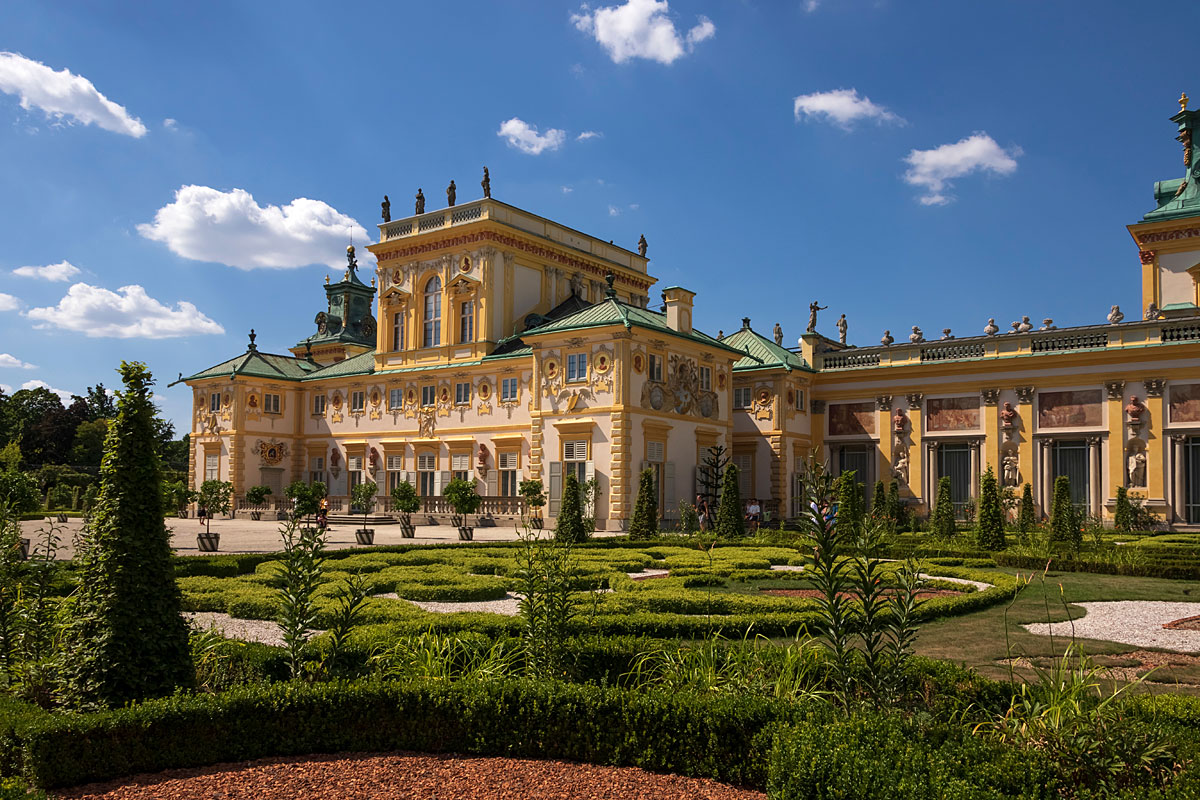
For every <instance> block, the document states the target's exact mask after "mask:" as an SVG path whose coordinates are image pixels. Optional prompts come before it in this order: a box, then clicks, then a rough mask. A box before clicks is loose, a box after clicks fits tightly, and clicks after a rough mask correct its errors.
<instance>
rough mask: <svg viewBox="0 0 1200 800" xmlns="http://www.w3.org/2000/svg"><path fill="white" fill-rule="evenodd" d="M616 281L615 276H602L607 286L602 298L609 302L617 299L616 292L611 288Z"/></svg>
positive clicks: (610, 274)
mask: <svg viewBox="0 0 1200 800" xmlns="http://www.w3.org/2000/svg"><path fill="white" fill-rule="evenodd" d="M616 280H617V276H616V275H614V274H612V273H611V272H610V273H608V274H607V275H605V276H604V282H605V283H607V284H608V288H607V289H605V290H604V296H605V297H606V298H608V299H609V300H616V299H617V290H616V289H614V288H613V283H615V282H616Z"/></svg>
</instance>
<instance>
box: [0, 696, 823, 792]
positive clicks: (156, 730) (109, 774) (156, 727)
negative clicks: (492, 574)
mask: <svg viewBox="0 0 1200 800" xmlns="http://www.w3.org/2000/svg"><path fill="white" fill-rule="evenodd" d="M802 717H803V710H802V709H800V708H799V707H797V706H794V705H786V704H781V703H778V702H769V701H767V700H763V699H758V698H728V697H726V698H712V697H703V696H691V695H675V696H670V695H667V694H663V693H658V692H632V691H627V690H622V689H613V688H600V687H595V686H580V685H571V684H557V683H548V682H545V681H531V680H510V681H504V682H492V683H468V682H460V683H454V684H449V685H447V684H437V683H407V684H396V683H383V682H357V683H330V684H297V683H286V684H276V685H274V686H269V687H265V688H258V687H254V688H244V689H238V690H234V691H231V692H228V693H226V694H222V695H193V696H182V695H181V696H177V697H172V698H168V699H164V700H157V701H153V702H149V703H145V704H142V705H137V706H132V707H130V708H126V709H121V710H119V711H110V712H103V713H97V714H63V715H56V716H53V717H51V716H49V715H46V716H42V717H34V718H33V719H31V720H27V721H26V722H25V723H24V724H22V725H19V726H18V727H17V728H16V729H15V731H14V732H13V733H14V736H13V737H12V738H10V740H9V746H13V745H14V744H15V746H16V747H17V748H18V749H19V756H20V762H21V764H22V772H23V774H24V776H25V777H26V778H27V779H29V780H31V781H32V782H34V783H35V784H37V785H38V786H41V787H44V788H55V787H64V786H73V785H78V784H81V783H88V782H93V781H99V780H106V779H110V778H116V777H121V776H126V775H132V774H135V773H140V772H156V771H159V770H163V769H168V768H173V767H193V766H202V765H208V764H216V763H222V762H235V761H245V760H249V759H254V758H262V757H265V756H275V755H303V754H308V753H326V752H355V751H358V752H369V751H388V750H413V751H419V752H429V753H445V752H451V753H469V754H475V755H494V756H512V757H530V758H556V759H567V760H572V761H583V762H589V763H597V764H611V765H620V766H638V767H643V768H645V769H650V770H655V771H662V772H673V773H678V774H682V775H690V776H694V777H708V778H715V779H718V780H721V781H725V782H729V783H737V784H746V785H753V786H762V785H763V784H764V782H765V777H766V763H767V754H768V751H769V749H770V746H771V735H772V732H773V728H772V725H773V723H777V722H780V721H798V720H799V719H800V718H802ZM11 755H12V754H11V753H10V754H9V756H10V757H9V758H8V759H0V763H6V762H7V763H11V762H12V758H11Z"/></svg>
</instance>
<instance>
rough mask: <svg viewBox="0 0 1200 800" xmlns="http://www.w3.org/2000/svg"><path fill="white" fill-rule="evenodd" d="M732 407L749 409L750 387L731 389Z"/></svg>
mask: <svg viewBox="0 0 1200 800" xmlns="http://www.w3.org/2000/svg"><path fill="white" fill-rule="evenodd" d="M733 407H734V408H749V407H750V387H749V386H735V387H734V389H733Z"/></svg>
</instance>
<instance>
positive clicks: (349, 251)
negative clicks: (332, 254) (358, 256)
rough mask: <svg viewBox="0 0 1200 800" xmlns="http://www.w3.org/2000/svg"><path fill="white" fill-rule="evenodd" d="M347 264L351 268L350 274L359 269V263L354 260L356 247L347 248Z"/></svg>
mask: <svg viewBox="0 0 1200 800" xmlns="http://www.w3.org/2000/svg"><path fill="white" fill-rule="evenodd" d="M346 263H347V264H348V265H349V266H350V272H351V273H353V272H354V270H356V269H358V262H357V261H355V260H354V245H350V246H349V247H347V248H346Z"/></svg>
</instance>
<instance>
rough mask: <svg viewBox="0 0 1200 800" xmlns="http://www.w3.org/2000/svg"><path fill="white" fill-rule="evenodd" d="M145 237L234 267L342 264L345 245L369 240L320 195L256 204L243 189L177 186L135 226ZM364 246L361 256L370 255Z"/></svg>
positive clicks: (182, 253) (190, 255)
mask: <svg viewBox="0 0 1200 800" xmlns="http://www.w3.org/2000/svg"><path fill="white" fill-rule="evenodd" d="M137 229H138V233H140V234H141V235H142V236H144V237H146V238H147V239H152V240H154V241H156V242H163V243H165V244H166V245H167V247H168V248H170V250H171V252H173V253H175V254H176V255H179V256H183V257H184V258H189V259H192V260H193V261H215V262H217V263H220V264H228V265H229V266H231V267H237V268H238V269H258V268H278V269H287V268H291V267H304V266H308V265H309V264H326V265H328V266H331V267H334V268H341V267H344V266H345V264H346V262H345V260H344V259H345V250H346V244H347V243H348V242H349V241H350V239H351V237H353V240H354V241H356V242H367V241H370V240H369V239H368V237H367V231H366V229H365V228H364V227H363V226H362V225H359V224H358V222H356V221H355V220H354V218H353V217H349V216H347V215H345V214H343V213H341V212H340V211H338V210H337V209H336V208H334V207H333V206H330V205H328V204H326V203H323V202H321V201H320V200H310V199H308V198H306V197H299V198H297V199H295V200H293V201H292V202H290V203H288V204H287V205H285V206H273V205H268V206H265V207H264V206H260V205H259V204H258V203H256V202H255V200H254V196H253V195H251V194H250V193H249V192H247V191H246V190H245V189H234V190H232V191H229V192H222V191H220V190H218V189H213V188H211V187H208V186H182V187H180V189H179V191H177V192H175V200H174V202H172V203H169V204H167V205H165V206H163V207H162V208H160V209H159V210H158V211H157V213H155V215H154V222H152V223H143V224H141V225H138V226H137ZM373 258H374V257H373V256H371V255H370V253H368V252H367V251H366V250H360V251H359V260H360V261H370V260H373Z"/></svg>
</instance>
